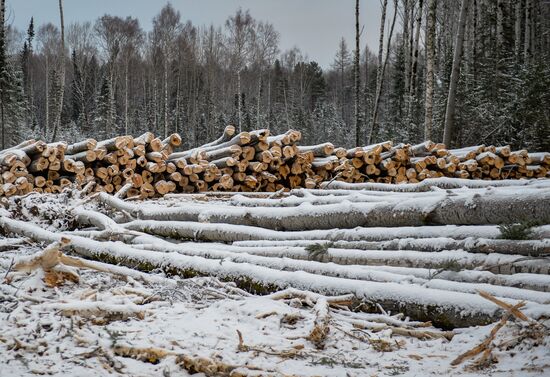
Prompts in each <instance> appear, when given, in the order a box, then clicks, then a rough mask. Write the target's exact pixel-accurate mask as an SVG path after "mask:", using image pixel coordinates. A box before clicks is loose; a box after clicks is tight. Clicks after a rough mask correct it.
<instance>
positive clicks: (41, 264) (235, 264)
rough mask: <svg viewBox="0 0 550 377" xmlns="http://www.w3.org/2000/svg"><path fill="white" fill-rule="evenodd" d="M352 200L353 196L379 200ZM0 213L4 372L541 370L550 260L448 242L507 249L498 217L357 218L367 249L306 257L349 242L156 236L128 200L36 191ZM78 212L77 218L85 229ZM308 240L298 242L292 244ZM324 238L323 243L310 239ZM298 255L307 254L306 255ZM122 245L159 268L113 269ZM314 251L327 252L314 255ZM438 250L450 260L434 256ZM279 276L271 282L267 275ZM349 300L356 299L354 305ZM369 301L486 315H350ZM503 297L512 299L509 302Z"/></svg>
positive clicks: (221, 204) (539, 236)
mask: <svg viewBox="0 0 550 377" xmlns="http://www.w3.org/2000/svg"><path fill="white" fill-rule="evenodd" d="M463 191H464V190H462V191H460V190H459V191H456V192H455V194H456V193H458V194H461V193H462V192H463ZM311 193H312V194H315V192H311ZM475 193H476V194H477V195H483V193H482V192H479V191H476V192H475ZM357 195H358V196H355V197H353V199H354V200H355V202H358V201H359V202H360V201H361V200H366V201H375V202H376V203H379V202H380V200H381V199H380V197H379V198H378V199H376V200H374V199H373V198H372V197H371V196H368V197H367V196H365V197H363V198H362V197H361V195H360V194H357ZM380 195H381V194H380ZM409 195H413V196H414V195H416V194H409ZM453 195H454V194H453ZM491 195H496V194H495V193H494V192H492V193H491ZM420 196H422V195H420ZM305 197H306V201H309V202H308V203H306V204H305V205H304V204H303V201H304V199H303V198H304V197H303V196H302V197H301V199H300V196H289V197H287V198H283V199H277V200H278V201H277V202H276V203H275V202H273V200H274V199H269V198H266V199H258V200H259V202H255V201H256V199H253V198H245V197H242V196H239V197H232V198H231V199H230V200H229V201H228V200H227V198H226V199H223V200H222V199H220V198H206V199H205V197H203V196H186V197H185V198H184V197H177V198H166V199H164V200H159V201H153V202H149V203H147V206H148V207H147V208H146V209H148V210H150V209H151V208H157V209H158V210H159V211H161V210H166V209H167V208H176V209H177V208H187V210H188V211H193V210H195V209H196V208H195V207H193V206H194V205H196V206H199V207H200V206H201V205H204V206H206V207H205V208H206V209H207V210H208V211H211V210H212V208H217V209H218V210H219V209H220V208H222V209H223V208H226V207H228V206H231V207H245V208H249V207H247V206H251V205H252V204H254V206H258V205H259V206H262V205H265V204H267V203H269V204H270V205H273V206H274V207H275V208H280V207H290V208H293V207H294V206H298V207H300V206H301V207H304V206H305V207H306V209H311V207H314V206H321V207H322V206H330V205H332V204H330V203H328V204H327V202H330V201H336V202H337V200H336V199H335V198H336V197H335V196H330V195H329V196H326V195H323V196H317V195H313V198H312V197H311V196H307V195H306V196H305ZM394 199H395V198H394ZM394 199H384V200H386V201H391V200H394ZM347 200H348V201H349V200H350V197H349V196H348V197H347ZM319 201H320V202H321V203H320V202H319ZM252 202H254V203H252ZM124 203H130V202H124ZM401 203H402V202H401ZM111 204H113V205H117V203H111ZM135 205H136V206H137V207H141V206H142V205H141V204H139V203H137V204H135ZM377 205H378V204H377ZM4 207H5V209H0V211H1V213H0V215H1V217H2V218H1V219H0V223H1V224H0V227H1V228H2V234H3V235H2V236H1V237H2V238H0V278H1V279H2V280H1V282H0V355H1V356H0V376H1V377H4V376H6V377H7V376H30V375H53V376H67V375H75V376H81V377H84V376H105V375H120V376H181V375H188V374H192V373H193V372H202V373H203V374H197V375H199V376H200V375H205V376H346V377H347V376H398V375H399V376H430V375H434V376H435V375H449V376H450V375H457V376H479V375H490V376H538V375H542V374H544V372H545V371H548V370H549V368H550V337H549V336H548V334H549V331H548V328H549V326H550V320H549V319H548V318H549V313H550V309H549V304H550V292H549V291H550V289H549V288H550V281H549V275H548V268H547V267H548V264H549V263H550V262H549V261H548V259H547V257H545V256H544V255H543V257H541V256H540V255H539V256H538V257H526V256H524V255H515V254H513V253H503V254H499V253H495V252H487V253H478V252H474V251H472V250H470V251H465V250H463V249H462V248H457V250H446V249H445V245H448V244H449V242H451V241H449V240H452V242H455V243H456V245H459V246H462V247H463V248H466V247H469V248H470V249H471V247H470V246H468V245H466V244H464V243H460V242H462V241H461V240H463V239H464V238H466V237H467V236H469V237H470V238H469V242H473V241H477V242H480V240H484V241H483V242H485V244H488V245H492V243H491V242H493V241H495V243H494V245H497V246H495V247H498V248H501V249H500V250H503V249H502V247H504V246H503V245H501V244H500V243H499V242H497V240H498V236H499V234H500V233H499V230H498V228H497V227H496V226H492V225H484V226H478V227H468V226H457V227H453V226H447V227H430V226H424V227H413V228H414V229H412V230H411V228H407V227H402V228H392V229H390V228H388V229H375V228H356V229H353V234H354V236H353V237H355V239H356V238H357V237H359V238H360V239H362V240H363V241H365V242H370V243H369V244H366V243H364V244H360V243H359V244H358V243H352V242H353V241H352V239H348V240H345V239H341V240H340V241H336V240H334V239H333V240H332V241H331V242H334V244H332V243H331V244H330V247H328V248H323V247H321V246H319V244H318V243H314V244H313V245H314V246H315V247H314V249H313V251H312V249H311V247H310V244H311V242H320V241H319V240H318V239H319V238H321V236H320V235H322V234H324V235H329V234H332V236H331V237H333V238H334V237H340V238H345V237H346V234H347V233H346V231H347V230H343V232H342V231H338V232H336V231H332V233H330V232H331V231H325V230H324V231H322V232H317V231H316V230H311V231H309V233H308V232H303V233H299V234H298V233H297V235H298V236H299V237H298V239H297V240H295V241H291V240H287V241H283V240H279V241H276V242H275V241H270V240H268V239H267V238H269V237H268V235H270V237H272V236H274V235H275V233H269V231H267V230H265V229H264V230H261V229H260V230H259V229H258V228H255V227H245V228H238V227H237V228H234V229H233V228H230V226H229V224H218V225H216V227H219V229H224V228H225V230H226V231H228V232H229V233H228V234H229V235H230V236H233V235H234V234H236V233H232V232H233V230H234V231H236V232H241V233H239V234H245V233H246V232H248V233H247V234H251V235H255V234H256V233H257V232H260V233H261V234H263V235H265V237H266V239H265V240H263V239H260V240H254V239H252V240H249V241H244V240H241V241H234V242H225V243H222V242H204V240H202V241H201V242H199V241H198V240H189V239H186V240H185V239H184V240H182V239H180V240H176V239H174V238H171V237H165V236H161V235H160V234H154V235H153V234H152V233H154V232H152V229H153V228H152V227H151V225H150V223H149V225H148V227H146V228H142V229H141V230H140V231H137V230H130V229H135V228H136V227H137V226H138V225H140V223H139V222H137V221H135V219H132V217H133V216H134V215H135V213H134V212H132V211H130V210H131V209H132V208H126V209H124V210H122V211H120V210H118V209H117V210H116V211H113V209H112V208H109V207H108V206H106V205H104V203H103V204H100V203H98V202H96V201H94V199H92V200H82V199H80V198H79V197H78V195H76V196H75V194H74V193H67V194H62V195H57V196H47V195H38V194H36V195H34V194H33V195H30V196H27V197H25V198H13V199H10V201H8V202H5V203H4ZM194 208H195V209H194ZM201 208H202V207H201ZM226 209H227V208H226ZM264 210H268V209H266V208H264ZM269 210H270V211H272V210H273V209H269ZM228 211H229V210H228ZM229 212H230V211H229ZM148 213H149V214H151V216H153V215H154V212H153V211H150V212H148ZM171 213H172V214H175V213H177V211H173V212H171ZM251 213H252V212H251ZM89 216H92V217H93V218H92V219H91V218H90V217H89ZM94 216H96V217H94ZM102 216H103V217H102ZM108 219H111V220H112V222H109V220H108ZM115 221H116V222H115ZM147 221H149V222H155V221H157V220H147ZM85 222H88V225H86V226H84V225H82V224H83V223H85ZM90 222H91V223H93V224H90ZM159 222H162V221H159ZM75 224H78V225H75ZM116 224H118V225H116ZM129 224H131V226H130V225H129ZM193 224H194V223H193ZM193 224H192V223H189V222H184V221H175V222H173V223H170V226H171V228H170V229H171V231H172V233H171V234H172V236H175V233H173V231H174V229H179V228H178V227H181V226H185V227H189V226H202V225H196V224H195V225H193ZM200 224H203V225H204V224H205V223H200ZM119 226H120V227H121V228H118V227H119ZM105 227H107V228H105ZM109 227H110V228H109ZM123 227H126V228H124V229H123ZM216 227H215V229H217V228H216ZM18 229H19V231H18ZM159 229H160V228H159ZM159 229H157V230H159ZM203 230H204V229H203ZM145 231H147V232H149V233H148V234H145V233H142V232H145ZM350 231H351V230H350ZM411 231H414V234H416V235H417V236H418V237H420V238H419V239H421V240H423V242H422V243H416V244H415V243H414V242H413V244H414V245H416V247H417V248H418V249H421V248H422V247H424V246H422V245H425V244H430V245H432V246H433V247H434V250H423V251H415V250H414V249H413V250H401V249H399V248H397V249H395V250H393V249H392V250H386V249H384V247H386V246H388V245H389V244H384V245H385V246H384V245H380V244H379V242H381V241H380V239H385V240H387V241H386V242H390V241H391V242H393V241H394V239H395V238H397V239H401V240H402V241H403V240H405V241H406V242H407V246H411V242H412V241H411V240H410V239H409V238H407V232H409V233H410V232H411ZM105 232H107V233H105ZM132 232H133V233H132ZM194 232H195V237H196V238H200V237H202V236H204V237H206V233H200V231H199V230H195V231H194ZM316 232H317V233H316ZM392 232H393V233H392ZM396 232H398V233H399V234H400V235H398V234H397V233H396ZM547 232H548V229H547V227H544V226H542V227H538V228H534V230H533V233H532V235H533V236H532V238H533V239H531V240H527V241H525V242H524V243H522V244H521V245H520V246H521V247H527V246H529V247H532V248H534V249H533V250H535V249H536V250H543V251H544V250H547V248H548V238H547V237H548V235H547V234H548V233H547ZM282 233H285V234H290V233H292V232H282ZM435 235H437V236H439V237H435ZM61 236H63V237H67V238H69V239H71V242H72V245H73V246H74V249H71V248H70V247H66V245H65V244H63V243H62V244H58V243H56V241H57V240H59V239H60V237H61ZM369 237H370V238H369ZM184 238H185V237H184ZM326 239H328V236H327V238H326ZM373 239H378V241H373ZM306 240H309V241H308V242H309V243H308V245H305V244H304V245H302V244H300V242H305V241H306ZM218 241H219V240H218ZM52 242H54V244H53V245H54V246H52V247H53V249H52V247H50V248H49V249H48V248H46V251H47V250H54V254H55V256H56V258H58V259H56V261H55V263H53V264H51V263H50V264H48V263H49V262H48V261H47V260H46V259H47V258H46V256H47V255H50V254H47V253H45V252H44V250H45V247H46V246H47V245H48V244H51V243H52ZM61 242H65V241H61ZM247 242H248V243H247ZM285 242H286V244H285ZM346 242H350V244H346ZM511 242H512V241H511ZM155 243H156V244H155ZM277 244H278V245H279V246H277ZM438 245H439V246H438ZM494 245H493V246H494ZM367 246H368V247H367ZM379 246H381V247H382V246H383V247H382V249H381V250H377V248H378V247H379ZM394 246H395V245H394ZM308 247H309V249H308ZM319 247H320V248H321V249H322V250H317V249H315V248H319ZM361 247H362V249H361ZM358 248H359V249H358ZM441 248H443V249H445V250H439V249H441ZM537 248H538V249H537ZM172 249H173V250H172ZM371 249H374V250H371ZM60 250H61V251H62V253H61V251H60ZM86 250H95V251H96V252H100V251H101V252H102V253H103V252H104V251H106V250H107V251H109V252H111V253H113V255H115V256H117V258H119V259H117V260H116V261H117V262H118V263H117V264H119V266H115V265H113V264H107V263H102V262H98V261H90V260H89V259H88V258H86V259H81V257H83V256H84V257H92V259H96V260H97V259H100V258H96V257H93V255H85V253H86V252H87V251H86ZM159 250H164V252H161V251H159ZM308 250H309V251H308ZM255 251H256V252H255ZM58 252H59V253H58ZM300 252H306V255H309V257H308V258H302V257H303V255H302V254H303V253H302V254H300ZM131 253H134V254H136V255H139V259H140V260H141V261H142V262H143V263H149V264H154V263H157V262H158V265H156V267H155V266H152V267H151V266H149V265H148V268H147V270H148V272H147V273H145V272H140V271H137V270H136V269H133V268H127V267H123V266H121V265H128V262H129V260H130V259H131V255H132V254H131ZM140 253H142V254H140ZM308 253H309V254H308ZM312 253H313V254H315V255H312ZM319 253H320V254H322V256H323V257H324V258H329V257H330V258H333V260H332V261H330V260H326V259H323V258H319ZM376 253H383V257H379V256H377V255H378V254H376ZM54 254H52V255H54ZM102 255H103V254H102ZM342 255H345V256H346V257H345V258H344V259H342V258H343V257H341V256H342ZM388 255H396V256H398V257H396V258H398V259H399V263H397V262H396V259H391V258H389V259H384V258H387V256H388ZM453 255H454V257H453ZM60 256H61V257H60ZM66 256H71V257H68V258H69V259H67V257H66ZM300 256H302V257H300ZM337 256H340V257H341V259H338V258H337ZM358 256H360V258H358ZM424 256H425V257H424ZM443 256H446V257H445V258H447V259H444V260H443V259H442V260H440V259H438V258H442V257H443ZM456 256H458V257H456ZM455 257H456V258H455ZM489 257H490V258H489ZM59 258H61V259H59ZM63 258H65V259H63ZM70 258H73V259H70ZM361 258H362V259H361ZM365 258H366V259H365ZM369 258H371V259H369ZM377 258H378V259H377ZM453 258H455V259H453ZM476 258H477V259H476ZM479 258H481V259H479ZM483 258H486V259H483ZM409 259H410V260H409ZM60 260H61V261H62V262H63V263H65V264H67V265H63V263H60V262H59V261H60ZM75 261H76V262H75ZM407 261H408V262H407ZM449 261H451V262H452V263H451V262H449ZM35 262H36V263H35ZM282 262H285V264H282ZM495 262H498V263H497V264H499V266H503V265H504V264H506V263H508V264H512V265H515V266H516V267H515V268H517V271H515V270H514V269H511V268H507V267H503V268H501V267H499V268H498V269H497V270H495V268H493V267H494V263H495ZM71 263H72V264H71ZM79 263H84V264H86V266H85V267H89V268H81V267H84V265H81V266H78V264H79ZM438 263H439V264H438ZM461 263H462V264H461ZM52 266H53V267H52ZM71 266H72V267H71ZM167 266H168V267H170V268H173V269H176V268H177V269H179V270H182V269H187V270H189V269H194V270H201V269H202V270H201V271H199V272H203V273H202V275H208V276H196V277H193V278H188V279H184V278H180V277H178V276H174V275H167V274H165V272H166V271H167V270H166V268H167ZM293 266H294V267H293ZM491 266H493V267H491ZM130 267H132V266H130ZM133 267H136V266H133ZM139 269H141V270H144V268H139ZM207 272H208V273H207ZM235 274H237V275H239V274H240V275H243V274H244V275H246V276H249V277H250V278H251V279H253V280H254V281H255V282H257V284H260V286H267V285H269V284H271V285H270V286H273V285H276V286H277V289H271V290H270V291H269V292H262V293H264V294H263V295H255V294H252V293H250V289H248V290H244V289H245V288H244V287H243V286H242V284H239V283H238V282H237V283H233V282H227V281H230V280H232V277H234V276H235ZM426 274H429V276H428V277H426ZM240 275H239V276H240ZM285 279H286V280H287V281H286V280H285ZM476 279H481V280H479V281H478V280H476ZM277 280H280V281H279V283H280V284H275V283H277ZM285 281H286V282H285ZM268 283H269V284H268ZM241 288H243V289H241ZM478 290H481V291H484V292H489V293H488V296H487V297H488V298H483V297H480V295H479V294H478V292H477V291H478ZM267 293H269V294H267ZM349 293H353V295H352V296H350V295H349ZM495 297H498V300H500V301H502V302H505V303H507V304H508V305H509V306H508V309H507V310H501V311H498V310H499V309H500V307H499V306H498V305H495V304H494V303H493V302H492V301H491V299H494V298H495ZM358 298H360V299H361V300H362V302H363V304H359V306H357V305H356V304H357V303H356V302H355V300H357V299H358ZM369 300H371V301H372V302H373V303H374V305H376V304H377V303H378V302H382V301H384V302H392V300H398V301H400V302H401V303H403V304H404V306H403V308H404V309H408V308H409V306H410V305H414V304H417V303H418V304H422V305H425V307H426V308H428V307H430V305H434V304H437V303H440V304H441V308H440V309H441V310H443V311H444V312H445V311H446V310H451V309H452V308H453V307H456V308H457V309H456V310H458V312H459V313H461V315H463V316H464V317H465V318H470V320H472V321H478V322H479V319H476V318H478V317H476V316H475V314H480V313H481V315H487V318H490V319H491V320H490V321H488V323H487V324H481V323H479V324H477V325H471V326H466V327H463V326H460V327H457V328H454V329H452V330H451V329H449V328H446V329H443V328H441V327H436V326H434V325H432V323H430V322H427V321H425V320H424V319H422V320H420V319H417V318H408V317H407V316H405V315H403V314H401V313H399V312H397V311H395V310H394V311H393V312H390V311H387V307H386V310H384V308H383V307H381V306H378V309H377V310H376V313H373V311H372V310H369V313H367V312H364V311H362V310H360V309H361V305H365V304H364V303H368V302H369ZM500 301H499V302H500ZM352 302H354V303H353V305H352ZM501 305H502V304H501ZM512 305H513V306H515V308H513V309H510V306H512ZM453 318H454V317H453ZM472 318H473V319H472ZM489 322H490V323H489ZM474 323H477V322H474ZM470 350H472V352H471V353H470V354H469V355H468V354H465V353H466V352H467V351H470ZM460 356H463V357H462V358H461V360H457V358H459V357H460Z"/></svg>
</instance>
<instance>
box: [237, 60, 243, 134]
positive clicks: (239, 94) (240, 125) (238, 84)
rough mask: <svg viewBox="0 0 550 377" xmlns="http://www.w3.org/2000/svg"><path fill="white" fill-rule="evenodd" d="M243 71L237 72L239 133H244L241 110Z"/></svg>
mask: <svg viewBox="0 0 550 377" xmlns="http://www.w3.org/2000/svg"><path fill="white" fill-rule="evenodd" d="M241 109H242V108H241V70H240V69H239V70H238V71H237V113H238V114H237V116H238V117H239V133H240V132H242V113H241V112H242V110H241Z"/></svg>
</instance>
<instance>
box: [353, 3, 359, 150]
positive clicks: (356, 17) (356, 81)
mask: <svg viewBox="0 0 550 377" xmlns="http://www.w3.org/2000/svg"><path fill="white" fill-rule="evenodd" d="M359 33H360V31H359V0H355V65H354V69H355V146H356V147H359V146H360V145H361V135H360V133H361V123H360V119H359V118H360V116H359V114H360V112H361V110H360V108H359V94H360V92H359V91H360V88H361V75H360V69H359V58H360V56H361V50H360V47H359V42H360V35H359Z"/></svg>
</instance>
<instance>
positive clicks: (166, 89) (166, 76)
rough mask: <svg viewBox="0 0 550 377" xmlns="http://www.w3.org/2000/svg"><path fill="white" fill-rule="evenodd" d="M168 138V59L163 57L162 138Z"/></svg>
mask: <svg viewBox="0 0 550 377" xmlns="http://www.w3.org/2000/svg"><path fill="white" fill-rule="evenodd" d="M167 137H168V57H167V56H164V138H167Z"/></svg>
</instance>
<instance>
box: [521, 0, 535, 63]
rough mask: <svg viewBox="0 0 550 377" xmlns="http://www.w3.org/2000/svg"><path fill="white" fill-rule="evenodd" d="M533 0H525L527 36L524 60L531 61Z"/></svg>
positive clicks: (525, 38) (524, 44) (524, 45)
mask: <svg viewBox="0 0 550 377" xmlns="http://www.w3.org/2000/svg"><path fill="white" fill-rule="evenodd" d="M532 7H533V4H532V0H526V1H525V37H524V43H523V61H524V62H525V63H528V62H529V58H530V56H531V19H532V15H533V13H532Z"/></svg>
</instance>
